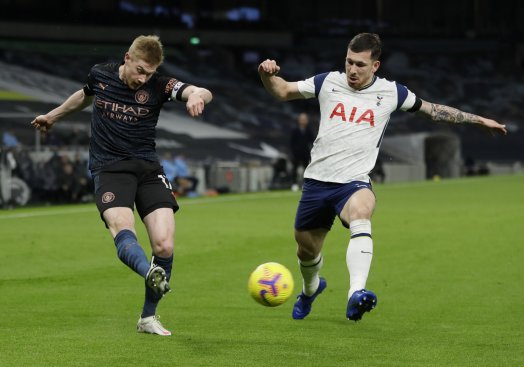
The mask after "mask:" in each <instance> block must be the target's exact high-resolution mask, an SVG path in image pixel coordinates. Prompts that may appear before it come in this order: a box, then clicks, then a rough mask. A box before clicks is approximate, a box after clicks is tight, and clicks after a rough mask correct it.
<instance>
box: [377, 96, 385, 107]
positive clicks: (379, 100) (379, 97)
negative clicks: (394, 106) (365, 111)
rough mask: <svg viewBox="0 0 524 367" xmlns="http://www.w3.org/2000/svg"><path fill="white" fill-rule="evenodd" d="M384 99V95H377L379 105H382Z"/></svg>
mask: <svg viewBox="0 0 524 367" xmlns="http://www.w3.org/2000/svg"><path fill="white" fill-rule="evenodd" d="M383 99H384V97H382V96H377V106H380V104H381V103H382V100H383Z"/></svg>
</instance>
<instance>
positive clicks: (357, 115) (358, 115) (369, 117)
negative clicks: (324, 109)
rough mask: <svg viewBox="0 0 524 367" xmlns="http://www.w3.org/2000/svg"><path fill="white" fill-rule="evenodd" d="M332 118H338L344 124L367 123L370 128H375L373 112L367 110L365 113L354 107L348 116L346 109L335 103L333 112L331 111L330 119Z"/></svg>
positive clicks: (341, 104) (342, 105)
mask: <svg viewBox="0 0 524 367" xmlns="http://www.w3.org/2000/svg"><path fill="white" fill-rule="evenodd" d="M334 117H338V118H340V119H341V120H342V121H344V122H346V121H347V122H354V123H356V124H360V123H361V122H367V123H369V124H370V125H371V126H372V127H374V126H375V114H374V113H373V110H371V109H367V110H365V111H362V110H358V109H357V108H356V107H352V108H351V110H350V111H348V114H347V113H346V107H345V106H344V104H343V103H337V105H336V106H335V108H333V111H331V115H330V116H329V118H330V119H333V118H334Z"/></svg>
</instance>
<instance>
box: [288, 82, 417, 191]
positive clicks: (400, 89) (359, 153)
mask: <svg viewBox="0 0 524 367" xmlns="http://www.w3.org/2000/svg"><path fill="white" fill-rule="evenodd" d="M297 84H298V90H299V91H300V93H301V94H302V95H303V96H304V97H305V98H313V97H317V98H318V102H319V105H320V125H319V131H318V135H317V138H316V139H315V142H314V144H313V148H312V150H311V162H310V164H309V165H308V166H307V168H306V170H305V172H304V177H305V178H312V179H315V180H319V181H324V182H338V183H347V182H350V181H354V180H359V181H367V182H369V172H370V171H371V170H372V169H373V167H374V166H375V163H376V161H377V157H378V151H379V148H380V143H381V142H382V138H383V137H384V132H385V131H386V127H387V125H388V122H389V118H390V116H391V113H393V112H394V111H396V110H402V111H406V110H408V109H410V108H411V107H413V105H414V104H415V101H416V96H415V94H413V93H412V92H411V91H409V90H408V89H407V88H406V87H405V86H403V85H401V84H397V83H395V82H391V81H388V80H386V79H382V78H378V77H376V76H375V77H374V79H373V82H372V83H371V84H370V85H369V86H368V87H366V88H364V89H361V90H355V89H353V88H351V87H350V86H349V85H348V83H347V78H346V74H345V73H340V72H329V73H324V74H318V75H316V76H313V77H311V78H308V79H306V80H302V81H299V82H298V83H297Z"/></svg>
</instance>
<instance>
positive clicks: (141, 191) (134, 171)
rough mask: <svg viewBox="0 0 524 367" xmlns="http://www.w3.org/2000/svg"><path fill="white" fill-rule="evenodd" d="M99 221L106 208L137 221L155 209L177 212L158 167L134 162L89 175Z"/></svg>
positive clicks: (154, 164) (158, 164) (174, 200)
mask: <svg viewBox="0 0 524 367" xmlns="http://www.w3.org/2000/svg"><path fill="white" fill-rule="evenodd" d="M93 178H94V184H95V198H96V206H97V208H98V211H99V212H100V217H101V218H102V220H104V217H103V213H104V211H106V210H107V209H109V208H115V207H127V208H130V209H131V210H134V207H135V205H136V210H137V212H138V214H139V215H140V218H142V219H144V217H145V216H146V215H148V214H149V213H151V212H153V211H154V210H156V209H159V208H172V209H173V212H176V211H177V210H178V208H179V206H178V203H177V201H176V199H175V194H174V192H173V189H172V187H171V183H170V182H169V180H168V179H167V178H166V175H165V174H164V170H163V168H162V166H161V165H160V163H158V162H149V161H144V160H138V159H131V160H124V161H118V162H116V163H113V164H110V165H109V166H107V167H103V168H101V169H100V170H98V171H96V172H94V173H93Z"/></svg>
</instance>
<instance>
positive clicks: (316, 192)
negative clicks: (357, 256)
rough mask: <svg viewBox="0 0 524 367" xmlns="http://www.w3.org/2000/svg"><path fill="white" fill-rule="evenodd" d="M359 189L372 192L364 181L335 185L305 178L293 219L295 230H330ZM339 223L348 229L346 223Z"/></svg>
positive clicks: (368, 184)
mask: <svg viewBox="0 0 524 367" xmlns="http://www.w3.org/2000/svg"><path fill="white" fill-rule="evenodd" d="M360 189H370V190H372V187H371V183H369V182H364V181H352V182H349V183H335V182H323V181H317V180H313V179H311V178H306V179H305V180H304V186H303V188H302V197H301V198H300V202H299V204H298V208H297V215H296V217H295V229H296V230H298V231H300V230H310V229H316V228H325V229H327V230H330V229H331V227H332V226H333V222H334V221H335V216H337V215H340V212H341V211H342V209H343V208H344V205H345V204H346V202H347V201H348V199H349V198H350V196H351V195H353V194H354V193H355V192H357V191H358V190H360ZM341 222H342V224H343V225H344V227H346V228H349V226H348V224H347V223H344V222H343V221H341Z"/></svg>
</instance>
